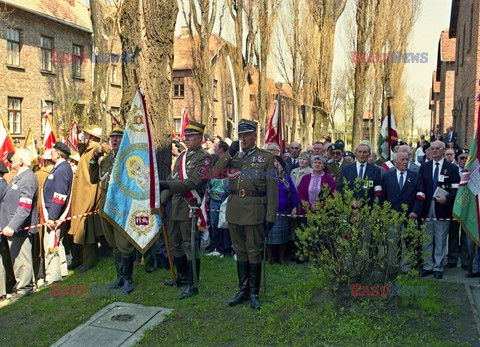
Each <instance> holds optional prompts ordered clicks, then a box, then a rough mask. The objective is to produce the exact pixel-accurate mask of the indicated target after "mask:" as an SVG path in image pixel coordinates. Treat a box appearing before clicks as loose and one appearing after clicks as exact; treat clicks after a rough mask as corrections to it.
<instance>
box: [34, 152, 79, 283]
mask: <svg viewBox="0 0 480 347" xmlns="http://www.w3.org/2000/svg"><path fill="white" fill-rule="evenodd" d="M69 156H70V149H69V148H68V147H67V145H65V144H64V143H62V142H56V143H55V144H54V145H53V148H52V161H53V162H54V163H55V166H54V167H53V168H52V170H51V171H50V174H49V175H48V178H47V180H46V181H45V184H44V186H43V191H42V216H43V219H44V220H45V221H46V223H47V225H46V226H45V230H44V231H45V233H44V237H43V250H44V254H45V282H46V283H47V284H48V283H52V282H56V281H60V280H61V279H62V276H66V275H67V274H68V269H67V257H66V255H65V248H64V247H63V237H64V235H65V233H66V231H67V230H66V224H65V223H64V222H65V218H66V217H67V214H68V212H69V210H70V197H71V190H72V183H73V172H72V168H71V167H70V164H69V163H68V162H67V159H68V157H69Z"/></svg>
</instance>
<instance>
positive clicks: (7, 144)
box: [0, 115, 15, 167]
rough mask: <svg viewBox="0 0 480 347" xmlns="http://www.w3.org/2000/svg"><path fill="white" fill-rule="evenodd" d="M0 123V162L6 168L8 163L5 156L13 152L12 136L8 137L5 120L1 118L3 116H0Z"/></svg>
mask: <svg viewBox="0 0 480 347" xmlns="http://www.w3.org/2000/svg"><path fill="white" fill-rule="evenodd" d="M0 118H1V122H0V153H1V157H0V160H1V161H3V163H4V164H5V166H7V167H8V165H9V164H8V161H7V154H8V153H10V152H14V151H15V146H14V145H13V140H12V136H11V135H10V132H9V131H8V127H7V124H6V122H5V119H4V118H3V115H0Z"/></svg>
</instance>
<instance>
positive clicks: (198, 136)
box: [160, 121, 213, 300]
mask: <svg viewBox="0 0 480 347" xmlns="http://www.w3.org/2000/svg"><path fill="white" fill-rule="evenodd" d="M204 131H205V125H203V124H201V123H197V122H195V121H189V123H188V124H187V126H186V127H185V145H186V146H187V151H184V152H182V153H181V154H180V155H179V156H178V158H177V160H176V161H175V165H174V167H173V170H172V173H171V174H170V176H169V177H168V179H167V181H161V182H160V189H161V190H162V192H161V201H162V204H163V205H166V203H167V202H168V200H170V199H171V208H170V214H169V217H170V218H169V219H168V225H167V231H168V238H169V241H170V248H171V251H172V254H173V258H174V263H175V267H176V268H177V281H176V285H177V286H180V285H185V284H186V285H187V287H186V288H185V290H184V291H183V292H182V293H181V294H180V296H179V297H178V299H180V300H182V299H185V298H188V297H191V296H193V295H196V294H198V287H197V286H196V283H197V282H198V279H199V274H200V253H199V247H198V242H197V241H195V242H194V244H192V242H191V236H192V234H191V233H192V218H194V214H196V213H197V211H198V213H199V214H201V212H200V210H196V209H195V210H191V209H190V207H194V208H198V207H200V205H201V202H202V197H203V196H204V194H205V191H206V189H207V183H208V179H209V178H210V176H211V174H210V173H211V166H212V163H213V161H212V157H211V155H210V153H208V152H207V151H206V150H205V149H204V148H202V140H203V133H204ZM203 217H204V218H206V217H207V216H203ZM199 218H201V216H200V215H199ZM195 225H196V224H195ZM196 237H198V233H196ZM192 250H193V251H194V253H195V258H192ZM194 266H195V268H194ZM194 273H196V276H197V278H196V279H194ZM165 284H167V285H172V284H173V282H170V281H168V280H167V281H165Z"/></svg>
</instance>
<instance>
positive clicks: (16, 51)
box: [7, 29, 20, 66]
mask: <svg viewBox="0 0 480 347" xmlns="http://www.w3.org/2000/svg"><path fill="white" fill-rule="evenodd" d="M7 64H8V65H15V66H19V65H20V30H17V29H8V30H7Z"/></svg>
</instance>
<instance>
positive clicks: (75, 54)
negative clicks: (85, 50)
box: [72, 45, 82, 77]
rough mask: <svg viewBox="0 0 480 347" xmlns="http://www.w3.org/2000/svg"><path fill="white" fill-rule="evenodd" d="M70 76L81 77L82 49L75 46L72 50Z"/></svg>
mask: <svg viewBox="0 0 480 347" xmlns="http://www.w3.org/2000/svg"><path fill="white" fill-rule="evenodd" d="M72 76H73V77H82V47H81V46H77V45H73V48H72Z"/></svg>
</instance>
